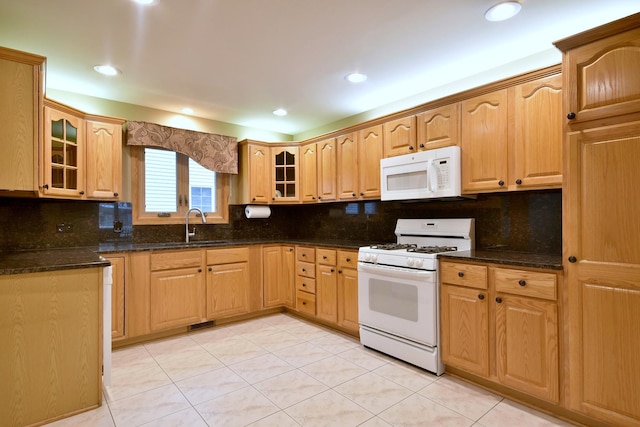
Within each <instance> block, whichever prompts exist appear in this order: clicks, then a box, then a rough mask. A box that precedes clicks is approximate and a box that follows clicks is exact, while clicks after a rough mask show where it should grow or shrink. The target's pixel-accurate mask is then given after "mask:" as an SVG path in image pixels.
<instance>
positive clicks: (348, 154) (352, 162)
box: [336, 132, 359, 200]
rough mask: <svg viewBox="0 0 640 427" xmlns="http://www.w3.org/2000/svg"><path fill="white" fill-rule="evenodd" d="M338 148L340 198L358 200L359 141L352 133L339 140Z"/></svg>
mask: <svg viewBox="0 0 640 427" xmlns="http://www.w3.org/2000/svg"><path fill="white" fill-rule="evenodd" d="M336 144H337V147H338V159H337V160H338V165H337V171H338V172H337V174H338V198H339V199H340V200H355V199H357V198H358V176H359V173H358V139H357V133H355V132H352V133H349V134H347V135H342V136H339V137H338V138H337V143H336Z"/></svg>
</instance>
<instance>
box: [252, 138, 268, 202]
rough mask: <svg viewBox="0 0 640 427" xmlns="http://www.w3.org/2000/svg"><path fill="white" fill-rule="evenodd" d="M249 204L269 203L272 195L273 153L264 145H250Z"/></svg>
mask: <svg viewBox="0 0 640 427" xmlns="http://www.w3.org/2000/svg"><path fill="white" fill-rule="evenodd" d="M246 153H247V156H248V159H247V160H248V163H249V164H248V173H249V180H248V181H249V182H248V185H249V189H248V190H249V191H248V193H249V200H247V202H248V203H268V202H269V200H270V198H269V195H270V194H271V153H270V152H269V147H266V146H264V145H255V144H248V145H247V150H246Z"/></svg>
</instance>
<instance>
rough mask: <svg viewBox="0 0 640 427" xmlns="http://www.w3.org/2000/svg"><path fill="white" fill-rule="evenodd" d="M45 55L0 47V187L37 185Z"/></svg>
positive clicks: (21, 188) (32, 188)
mask: <svg viewBox="0 0 640 427" xmlns="http://www.w3.org/2000/svg"><path fill="white" fill-rule="evenodd" d="M44 63H45V58H44V57H42V56H37V55H31V54H28V53H24V52H19V51H16V50H12V49H7V48H3V47H0V76H2V78H1V79H0V93H1V94H2V96H1V97H0V129H1V130H0V146H1V147H2V156H0V190H9V191H29V192H34V191H36V190H37V189H38V170H39V165H38V145H39V143H38V142H39V138H40V130H39V129H40V126H41V124H42V99H43V97H42V94H43V92H42V90H43V75H44Z"/></svg>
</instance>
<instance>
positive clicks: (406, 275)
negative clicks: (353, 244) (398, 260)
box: [358, 262, 437, 282]
mask: <svg viewBox="0 0 640 427" xmlns="http://www.w3.org/2000/svg"><path fill="white" fill-rule="evenodd" d="M358 272H362V273H369V274H375V275H378V276H388V277H393V278H394V279H413V280H430V281H432V282H435V281H436V279H437V273H436V272H435V271H431V270H414V269H411V268H402V267H393V266H389V265H378V264H371V263H367V262H358Z"/></svg>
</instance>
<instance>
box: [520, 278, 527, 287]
mask: <svg viewBox="0 0 640 427" xmlns="http://www.w3.org/2000/svg"><path fill="white" fill-rule="evenodd" d="M526 284H527V282H525V281H524V280H523V279H520V281H519V282H518V285H520V286H525V285H526Z"/></svg>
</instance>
